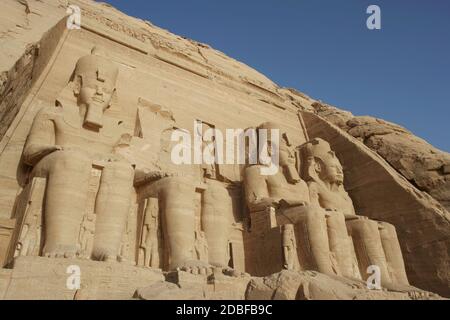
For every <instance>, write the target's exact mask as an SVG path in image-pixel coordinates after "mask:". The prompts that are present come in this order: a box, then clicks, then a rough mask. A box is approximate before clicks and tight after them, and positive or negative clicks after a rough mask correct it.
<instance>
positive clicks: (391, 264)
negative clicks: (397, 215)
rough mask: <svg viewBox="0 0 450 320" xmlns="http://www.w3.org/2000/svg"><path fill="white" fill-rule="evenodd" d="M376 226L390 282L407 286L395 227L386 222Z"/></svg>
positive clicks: (407, 282)
mask: <svg viewBox="0 0 450 320" xmlns="http://www.w3.org/2000/svg"><path fill="white" fill-rule="evenodd" d="M378 225H379V231H380V236H381V242H382V245H383V249H384V253H385V255H386V260H387V264H388V268H389V270H390V271H391V276H392V280H393V281H395V282H396V283H398V284H403V285H409V281H408V277H407V276H406V270H405V263H404V260H403V255H402V250H401V248H400V243H399V242H398V237H397V232H396V231H395V227H394V226H393V225H392V224H390V223H386V222H379V223H378Z"/></svg>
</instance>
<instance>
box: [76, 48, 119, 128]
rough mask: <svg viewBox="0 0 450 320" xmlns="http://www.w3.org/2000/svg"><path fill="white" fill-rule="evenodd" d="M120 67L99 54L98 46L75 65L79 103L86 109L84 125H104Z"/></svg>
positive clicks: (99, 126)
mask: <svg viewBox="0 0 450 320" xmlns="http://www.w3.org/2000/svg"><path fill="white" fill-rule="evenodd" d="M118 73H119V69H118V68H117V66H115V65H114V63H112V62H111V61H109V60H108V59H106V58H104V57H102V56H100V55H99V52H98V50H97V49H96V48H94V49H92V52H91V54H90V55H88V56H85V57H82V58H80V60H78V62H77V65H76V67H75V72H74V79H73V81H74V83H75V90H74V91H75V95H76V96H77V97H78V105H79V106H80V108H82V109H83V111H84V113H83V114H84V125H85V126H87V127H89V128H93V129H99V128H101V127H103V113H104V112H105V110H106V109H108V108H109V107H110V105H111V100H112V98H113V95H114V94H115V90H116V80H117V75H118Z"/></svg>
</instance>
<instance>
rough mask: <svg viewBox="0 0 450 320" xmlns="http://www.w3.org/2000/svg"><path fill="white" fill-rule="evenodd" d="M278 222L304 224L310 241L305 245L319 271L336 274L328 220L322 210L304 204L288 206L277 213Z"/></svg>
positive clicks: (281, 223)
mask: <svg viewBox="0 0 450 320" xmlns="http://www.w3.org/2000/svg"><path fill="white" fill-rule="evenodd" d="M277 223H278V225H284V224H298V223H300V224H302V225H304V226H305V228H306V233H307V237H308V243H307V244H304V245H306V246H308V249H309V251H310V252H311V255H312V258H313V262H314V264H315V265H316V269H317V271H319V272H322V273H325V274H333V275H334V274H336V273H335V272H334V271H333V266H332V264H331V258H330V246H329V243H328V233H327V221H326V218H325V215H324V214H323V212H322V210H320V209H313V208H311V207H303V206H299V207H292V208H288V209H285V210H283V212H281V213H280V214H277Z"/></svg>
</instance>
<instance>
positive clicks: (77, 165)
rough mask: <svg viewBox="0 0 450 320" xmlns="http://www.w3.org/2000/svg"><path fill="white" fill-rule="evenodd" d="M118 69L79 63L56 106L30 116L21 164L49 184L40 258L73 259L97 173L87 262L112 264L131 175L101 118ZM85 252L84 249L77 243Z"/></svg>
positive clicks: (101, 61)
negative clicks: (98, 170) (98, 172)
mask: <svg viewBox="0 0 450 320" xmlns="http://www.w3.org/2000/svg"><path fill="white" fill-rule="evenodd" d="M117 76H118V68H117V67H116V66H115V65H114V64H113V63H112V62H110V61H109V60H107V59H106V58H104V57H101V56H99V55H98V54H97V52H95V50H93V51H92V54H90V55H88V56H85V57H82V58H81V59H79V60H78V62H77V64H76V67H75V71H74V73H73V77H72V79H71V81H70V82H69V84H68V85H67V87H66V88H65V89H64V90H63V91H62V92H61V94H60V96H59V97H58V100H57V101H56V106H47V107H44V108H43V109H41V110H40V111H39V113H38V114H37V115H36V117H35V119H34V122H33V125H32V128H31V131H30V133H29V136H28V139H27V142H26V145H25V148H24V151H23V159H24V161H25V163H26V164H28V165H29V166H31V167H32V171H31V176H30V178H33V177H42V178H45V179H46V180H47V186H46V195H45V203H44V209H43V210H44V213H43V215H44V219H43V220H44V223H45V225H44V246H43V249H42V255H43V256H46V257H74V256H77V255H79V254H80V252H79V251H80V244H79V243H78V240H79V235H80V227H81V225H82V221H83V216H84V215H85V214H86V201H87V195H88V191H87V190H88V186H89V178H90V175H91V170H92V168H93V165H94V164H95V165H96V166H98V167H101V168H102V173H101V181H100V187H99V191H98V195H97V198H96V203H95V214H96V222H95V236H94V243H93V249H92V255H91V256H92V258H93V259H96V260H113V261H116V260H117V259H118V258H119V255H120V245H121V239H122V234H123V232H124V229H125V226H126V220H127V216H128V212H129V208H130V203H131V192H132V188H133V177H134V169H133V167H132V165H131V164H130V163H129V162H127V161H126V160H124V159H123V158H122V157H121V156H119V155H118V154H116V153H115V152H114V148H115V145H116V143H117V141H118V140H119V138H120V136H121V135H122V134H124V133H125V132H124V129H123V128H122V127H121V123H120V122H119V123H118V122H117V120H115V121H114V120H113V119H111V118H109V117H107V116H105V115H104V113H105V111H106V110H107V109H108V108H109V107H110V106H111V102H112V99H113V96H114V94H115V87H116V85H115V84H116V79H117ZM83 245H84V248H82V249H86V245H87V243H85V244H83Z"/></svg>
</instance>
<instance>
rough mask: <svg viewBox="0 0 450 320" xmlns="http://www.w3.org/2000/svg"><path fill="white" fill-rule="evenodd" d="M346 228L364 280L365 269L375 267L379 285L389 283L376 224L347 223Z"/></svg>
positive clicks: (366, 221)
mask: <svg viewBox="0 0 450 320" xmlns="http://www.w3.org/2000/svg"><path fill="white" fill-rule="evenodd" d="M347 228H348V230H349V232H350V234H351V236H352V238H353V241H354V244H355V250H356V256H357V258H358V264H359V269H360V272H361V275H362V278H363V279H364V280H367V278H368V276H369V275H368V274H367V268H368V267H369V266H372V265H374V266H377V267H379V268H380V272H381V284H382V285H387V284H390V283H391V277H390V275H389V271H388V268H387V261H386V256H385V254H384V250H383V246H382V243H381V238H380V233H379V232H378V223H377V222H376V221H373V220H369V219H355V220H350V221H347Z"/></svg>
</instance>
